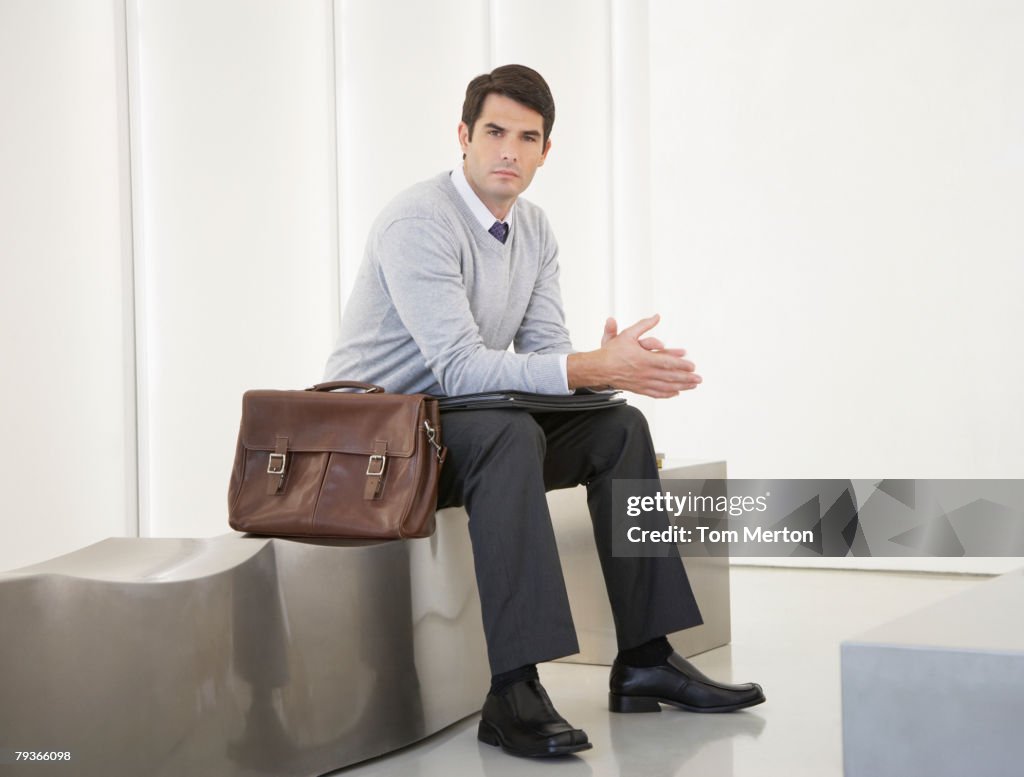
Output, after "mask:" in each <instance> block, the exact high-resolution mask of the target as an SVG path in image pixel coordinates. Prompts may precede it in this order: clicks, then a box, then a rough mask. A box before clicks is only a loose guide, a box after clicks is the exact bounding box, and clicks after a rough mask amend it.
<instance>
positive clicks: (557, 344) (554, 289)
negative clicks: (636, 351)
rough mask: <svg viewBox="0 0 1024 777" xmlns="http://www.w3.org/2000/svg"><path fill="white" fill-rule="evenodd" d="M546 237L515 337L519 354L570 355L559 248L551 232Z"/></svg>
mask: <svg viewBox="0 0 1024 777" xmlns="http://www.w3.org/2000/svg"><path fill="white" fill-rule="evenodd" d="M545 226H546V225H545ZM545 237H546V239H545V241H544V243H543V253H544V256H543V257H542V258H541V267H540V272H539V273H538V274H537V281H536V283H535V284H534V287H533V293H532V294H531V295H530V304H529V305H528V306H527V308H526V315H524V316H523V322H522V324H520V325H519V331H517V332H516V336H515V349H516V352H517V353H541V354H545V353H558V354H567V353H572V350H573V348H572V341H571V340H570V338H569V330H568V328H567V327H566V326H565V312H564V309H563V308H562V293H561V289H560V287H559V284H558V275H559V271H558V244H557V243H556V242H555V239H554V236H553V235H552V234H551V231H550V229H546V230H545ZM563 391H564V389H563Z"/></svg>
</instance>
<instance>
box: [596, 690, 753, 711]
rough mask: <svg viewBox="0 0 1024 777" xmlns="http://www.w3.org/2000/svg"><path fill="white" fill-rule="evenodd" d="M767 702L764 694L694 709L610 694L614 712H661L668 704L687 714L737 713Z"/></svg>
mask: <svg viewBox="0 0 1024 777" xmlns="http://www.w3.org/2000/svg"><path fill="white" fill-rule="evenodd" d="M764 701H766V699H765V696H764V694H761V697H760V698H758V699H751V700H750V701H744V702H740V703H738V704H726V705H723V706H721V707H693V706H691V705H689V704H683V703H682V702H678V701H672V700H671V699H663V698H661V697H660V696H621V695H619V694H617V693H609V694H608V709H609V710H611V711H612V712H661V705H662V704H668V705H670V706H672V707H676V708H678V709H681V710H686V711H687V712H710V713H715V712H735V711H736V710H742V709H746V708H747V707H753V706H755V705H757V704H762V703H763V702H764Z"/></svg>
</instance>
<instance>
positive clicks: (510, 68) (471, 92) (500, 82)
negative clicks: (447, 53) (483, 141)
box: [462, 65, 555, 144]
mask: <svg viewBox="0 0 1024 777" xmlns="http://www.w3.org/2000/svg"><path fill="white" fill-rule="evenodd" d="M489 94H500V95H504V96H505V97H508V98H510V99H512V100H515V101H516V102H517V103H520V104H522V105H525V106H526V107H527V108H531V109H533V110H535V111H537V113H539V114H540V115H541V118H543V119H544V143H545V144H547V142H548V138H549V137H550V136H551V127H552V125H554V123H555V99H554V98H553V97H552V96H551V90H550V89H549V88H548V84H547V81H545V80H544V78H543V77H542V76H541V74H540V73H538V72H537V71H536V70H533V69H531V68H528V67H526V65H502V66H501V67H498V68H495V69H494V70H492V71H491V72H490V73H485V74H484V75H482V76H477V77H476V78H474V79H473V80H472V81H470V82H469V86H467V87H466V100H465V102H463V103H462V120H463V121H464V122H465V123H466V126H467V127H469V138H470V140H472V139H473V125H474V124H476V121H477V119H479V118H480V113H481V111H483V108H484V100H486V99H487V95H489Z"/></svg>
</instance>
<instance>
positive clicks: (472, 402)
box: [437, 389, 626, 413]
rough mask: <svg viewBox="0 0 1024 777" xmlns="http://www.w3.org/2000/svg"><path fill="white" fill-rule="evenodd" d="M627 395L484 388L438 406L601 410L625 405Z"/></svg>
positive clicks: (441, 401) (440, 399) (446, 409)
mask: <svg viewBox="0 0 1024 777" xmlns="http://www.w3.org/2000/svg"><path fill="white" fill-rule="evenodd" d="M625 403H626V398H625V397H623V396H620V392H618V391H590V390H589V389H577V390H576V393H574V394H533V393H530V392H529V391H481V392H479V393H477V394H460V395H458V396H454V397H438V398H437V406H438V407H439V408H440V409H441V410H442V411H443V412H449V411H452V410H489V409H495V408H520V409H522V410H529V411H531V412H541V413H542V412H555V411H558V412H564V411H566V410H600V409H602V408H605V407H614V406H615V405H624V404H625Z"/></svg>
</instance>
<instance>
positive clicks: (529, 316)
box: [325, 172, 572, 395]
mask: <svg viewBox="0 0 1024 777" xmlns="http://www.w3.org/2000/svg"><path fill="white" fill-rule="evenodd" d="M510 226H511V229H510V231H509V235H508V239H507V240H506V242H505V243H504V244H502V243H501V242H500V241H498V240H496V239H495V238H494V237H493V236H492V235H490V234H488V232H487V231H486V230H484V229H482V228H481V226H480V223H479V222H478V221H477V220H476V218H475V217H474V216H473V213H472V212H471V211H470V210H469V208H468V207H467V205H466V203H465V201H464V200H463V199H462V197H461V195H459V193H458V191H456V189H455V186H454V185H453V184H452V181H451V177H450V175H449V173H448V172H444V173H441V174H440V175H437V176H436V177H434V178H431V179H430V180H427V181H424V182H423V183H419V184H416V185H415V186H413V187H411V188H409V189H407V190H406V191H404V192H402V193H401V194H399V195H398V196H397V197H396V198H395V199H394V200H392V202H391V203H390V204H389V205H387V206H386V207H385V208H384V210H383V211H382V212H381V214H380V216H378V217H377V220H376V222H374V225H373V227H372V229H371V230H370V236H369V238H368V240H367V243H366V252H365V255H364V257H363V262H362V265H361V266H360V268H359V274H358V276H357V277H356V280H355V285H354V287H353V289H352V294H351V296H350V297H349V300H348V303H347V304H346V306H345V313H344V315H343V317H342V322H341V335H340V337H339V338H338V343H337V346H336V347H335V349H334V352H333V353H332V354H331V356H330V358H329V359H328V361H327V368H326V371H325V379H327V380H359V381H365V382H369V383H377V384H379V385H381V386H383V387H384V388H385V389H387V390H388V391H391V392H397V393H416V392H422V393H426V394H444V395H455V394H469V393H473V392H477V391H493V390H497V389H514V390H519V391H535V392H538V393H543V394H562V393H565V385H564V382H563V381H564V379H563V377H562V369H561V364H560V361H561V357H560V356H559V354H563V353H569V352H571V351H572V344H571V342H570V340H569V332H568V330H567V329H566V327H565V315H564V313H563V309H562V299H561V294H560V292H559V287H558V245H557V244H556V242H555V238H554V235H552V233H551V227H550V225H549V224H548V221H547V218H546V217H545V215H544V212H543V211H542V210H541V209H540V208H538V207H537V206H536V205H533V204H532V203H530V202H528V201H526V200H523V199H519V200H517V201H516V206H515V208H514V213H513V216H512V222H511V225H510ZM509 345H514V346H515V353H512V352H510V351H509V350H507V349H508V347H509Z"/></svg>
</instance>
